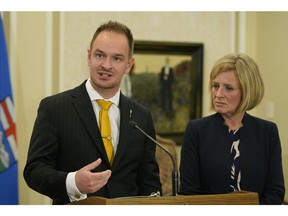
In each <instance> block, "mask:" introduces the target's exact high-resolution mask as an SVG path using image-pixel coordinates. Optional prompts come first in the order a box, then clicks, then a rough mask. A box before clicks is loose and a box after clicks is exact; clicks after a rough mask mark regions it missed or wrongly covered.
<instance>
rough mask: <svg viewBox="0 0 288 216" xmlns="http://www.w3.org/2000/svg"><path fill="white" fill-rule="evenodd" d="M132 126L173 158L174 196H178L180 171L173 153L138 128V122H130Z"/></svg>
mask: <svg viewBox="0 0 288 216" xmlns="http://www.w3.org/2000/svg"><path fill="white" fill-rule="evenodd" d="M130 124H131V125H132V126H133V127H134V128H137V129H138V130H140V131H141V132H142V133H143V134H144V135H145V136H147V137H148V138H149V139H150V140H151V141H153V142H154V143H155V144H156V145H157V146H159V147H160V148H161V149H162V150H163V151H165V152H166V153H167V154H168V155H169V156H170V158H171V160H172V163H173V170H172V196H177V194H178V171H177V167H176V162H175V159H174V157H173V155H172V154H171V152H169V151H168V149H166V148H165V147H164V146H163V145H161V144H160V143H159V142H157V141H156V140H155V139H153V138H152V137H151V136H149V135H148V134H147V133H145V132H144V131H143V130H142V129H141V128H140V127H138V125H137V123H136V122H133V121H130Z"/></svg>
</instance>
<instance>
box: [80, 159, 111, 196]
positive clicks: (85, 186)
mask: <svg viewBox="0 0 288 216" xmlns="http://www.w3.org/2000/svg"><path fill="white" fill-rule="evenodd" d="M101 162H102V161H101V159H100V158H99V159H97V160H96V161H94V162H92V163H90V164H88V165H86V166H85V167H83V168H81V169H80V170H78V171H77V172H76V175H75V182H76V186H77V188H78V190H79V191H80V192H81V193H83V194H87V193H94V192H96V191H98V190H99V189H100V188H102V187H103V186H104V185H106V184H107V182H108V180H109V178H110V176H111V170H105V171H103V172H96V173H92V172H91V170H93V169H95V168H96V167H98V166H99V165H100V164H101Z"/></svg>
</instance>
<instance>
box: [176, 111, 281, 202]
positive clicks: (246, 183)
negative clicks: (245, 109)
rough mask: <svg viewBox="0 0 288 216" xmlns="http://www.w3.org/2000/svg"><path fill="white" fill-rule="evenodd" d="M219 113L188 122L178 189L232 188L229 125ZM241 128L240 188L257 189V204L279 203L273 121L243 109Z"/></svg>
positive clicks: (277, 141)
mask: <svg viewBox="0 0 288 216" xmlns="http://www.w3.org/2000/svg"><path fill="white" fill-rule="evenodd" d="M223 122H224V119H223V118H222V116H221V115H220V114H219V113H216V114H213V115H210V116H208V117H204V118H201V119H196V120H192V121H190V122H189V123H188V124H187V128H186V131H185V135H184V142H183V145H182V149H181V162H180V192H181V193H185V194H193V193H196V194H197V193H203V194H207V193H208V194H209V193H228V192H231V189H230V188H229V184H230V171H231V157H230V147H231V146H229V137H228V127H227V126H226V125H224V124H223ZM243 125H244V126H243V127H242V128H241V130H240V147H239V148H240V169H241V189H242V190H245V191H251V192H257V193H258V194H259V201H260V204H281V203H282V202H283V199H284V194H285V188H284V178H283V170H282V158H281V144H280V139H279V134H278V129H277V126H276V124H275V123H272V122H269V121H266V120H262V119H259V118H256V117H253V116H251V115H249V114H248V113H245V116H244V118H243Z"/></svg>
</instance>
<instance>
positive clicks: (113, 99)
mask: <svg viewBox="0 0 288 216" xmlns="http://www.w3.org/2000/svg"><path fill="white" fill-rule="evenodd" d="M90 79H91V78H89V79H88V80H87V81H86V84H85V86H86V90H87V92H88V95H89V97H90V100H91V101H96V100H99V99H104V98H103V97H102V96H101V95H100V94H99V93H98V92H97V91H96V90H95V89H94V88H93V86H92V85H91V83H90ZM119 99H120V89H119V90H118V91H117V93H116V94H115V95H114V96H113V97H111V98H109V99H107V100H109V101H111V102H112V103H113V104H115V105H116V106H119Z"/></svg>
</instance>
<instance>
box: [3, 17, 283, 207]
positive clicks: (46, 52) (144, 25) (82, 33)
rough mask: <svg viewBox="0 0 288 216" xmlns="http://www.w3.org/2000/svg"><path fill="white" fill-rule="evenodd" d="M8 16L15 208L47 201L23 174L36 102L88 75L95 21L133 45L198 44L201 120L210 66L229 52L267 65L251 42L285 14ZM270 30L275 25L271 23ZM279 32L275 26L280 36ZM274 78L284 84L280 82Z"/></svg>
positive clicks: (258, 44) (206, 106)
mask: <svg viewBox="0 0 288 216" xmlns="http://www.w3.org/2000/svg"><path fill="white" fill-rule="evenodd" d="M9 15H10V17H11V19H10V21H9V23H8V24H9V26H10V32H9V35H10V37H9V47H10V50H9V53H10V60H11V61H10V64H12V66H11V73H12V84H13V87H14V95H15V96H14V98H15V99H14V100H15V106H16V116H17V136H18V145H19V183H20V203H21V204H49V203H50V200H49V199H48V198H45V197H44V196H42V195H40V194H38V193H36V192H34V191H32V190H31V189H29V188H28V187H27V185H26V183H25V182H24V180H23V174H22V173H23V167H24V164H25V161H26V155H27V150H28V146H29V139H30V135H31V131H32V127H33V123H34V120H35V117H36V112H37V108H38V104H39V102H40V100H41V98H43V97H45V96H46V95H50V94H53V93H56V92H59V91H63V90H66V89H69V88H71V87H74V86H76V85H78V84H80V83H81V82H82V81H83V80H84V79H86V78H87V77H88V67H87V48H88V47H89V43H90V40H91V37H92V34H93V33H94V31H95V30H96V28H97V27H98V26H99V25H100V24H101V23H103V22H104V21H107V20H109V19H115V20H118V21H120V22H123V23H125V24H127V25H128V26H129V27H130V28H131V30H132V31H133V33H134V38H135V40H154V41H175V42H177V41H179V42H182V41H184V42H199V43H203V44H204V74H203V76H204V77H203V80H204V83H203V114H204V115H207V114H209V113H210V110H209V101H210V100H209V95H208V92H207V85H208V76H209V72H210V69H211V67H212V65H213V63H214V62H215V60H216V59H218V58H219V57H220V56H222V55H224V54H226V53H229V52H232V51H238V50H239V51H246V50H247V52H248V54H249V53H251V55H252V56H253V57H256V58H257V60H258V61H259V62H260V63H261V64H265V63H266V62H267V63H268V62H270V61H267V60H271V56H265V55H264V54H262V53H261V54H259V52H260V51H262V50H261V49H263V47H265V46H266V44H265V42H266V41H265V40H264V39H266V40H268V39H269V37H268V36H265V37H264V38H262V40H259V39H258V37H257V38H256V36H258V35H261V36H262V34H259V32H260V33H262V32H264V33H269V29H268V30H266V29H265V28H264V23H265V21H267V20H270V19H271V17H272V18H273V19H275V20H276V21H277V22H283V20H282V18H283V19H286V20H287V17H286V16H284V17H281V16H278V14H277V13H276V14H274V15H273V14H271V15H269V16H271V17H267V16H268V15H267V14H266V13H261V14H258V13H247V14H246V13H234V12H113V13H109V12H89V13H88V12H60V13H58V12H53V13H51V12H11V13H9ZM268 18H269V19H268ZM258 24H259V26H258ZM283 25H284V23H283V24H282V26H283ZM255 27H257V28H255ZM271 28H276V27H275V26H273V24H271ZM280 28H281V25H279V29H278V30H279V31H280ZM283 29H284V28H283ZM258 30H259V32H258ZM283 31H284V30H283ZM31 33H33V34H31ZM282 39H283V40H284V36H283V37H282ZM275 40H276V36H275ZM262 41H263V42H262ZM279 43H280V42H279ZM261 47H262V48H261ZM283 49H284V48H283ZM283 53H284V50H283ZM273 60H274V64H271V65H277V66H279V64H278V61H276V56H275V57H274V59H273ZM276 63H277V64H276ZM271 65H270V67H271ZM265 67H266V66H265ZM261 68H262V67H261ZM268 68H269V67H268ZM279 70H280V71H279ZM284 71H285V68H284V65H281V67H280V68H278V70H277V71H276V72H277V73H278V72H279V73H283V75H284ZM266 72H267V71H266V70H265V71H263V73H265V76H268V77H267V79H268V80H270V77H271V76H272V75H271V76H270V75H266ZM268 72H269V71H268ZM286 76H287V75H286ZM265 78H266V77H265ZM274 79H275V78H274ZM281 80H282V81H283V82H284V80H285V79H281ZM274 84H275V85H276V86H277V88H284V86H285V85H283V86H278V82H277V83H276V81H275V83H274ZM274 88H275V86H274V85H273V86H272V83H270V85H268V86H267V87H266V89H267V92H270V93H269V94H268V95H267V97H268V98H267V97H266V99H267V101H269V100H272V99H273V100H274V101H275V109H276V108H277V111H278V110H279V112H277V118H276V114H275V121H276V122H277V123H279V127H280V126H281V131H282V132H281V134H283V135H284V133H283V131H284V128H285V127H286V128H287V123H285V122H282V121H283V120H282V119H284V109H283V110H282V109H281V112H280V108H279V106H282V105H281V104H278V102H277V103H276V101H277V97H276V96H278V93H277V92H275V91H274ZM279 90H280V89H279ZM279 101H280V100H279ZM282 101H283V100H282ZM281 103H283V102H281ZM285 106H287V104H286V105H285ZM258 109H259V110H260V111H259V112H260V115H262V116H263V117H265V114H266V113H265V101H264V104H263V105H260V106H259V108H257V109H256V110H255V111H253V113H255V114H258ZM286 110H287V107H286ZM281 117H282V118H281ZM281 138H282V137H281ZM283 140H284V142H283V144H285V145H286V150H285V151H286V155H285V157H286V161H287V138H286V143H285V138H283ZM286 164H287V163H286Z"/></svg>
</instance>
